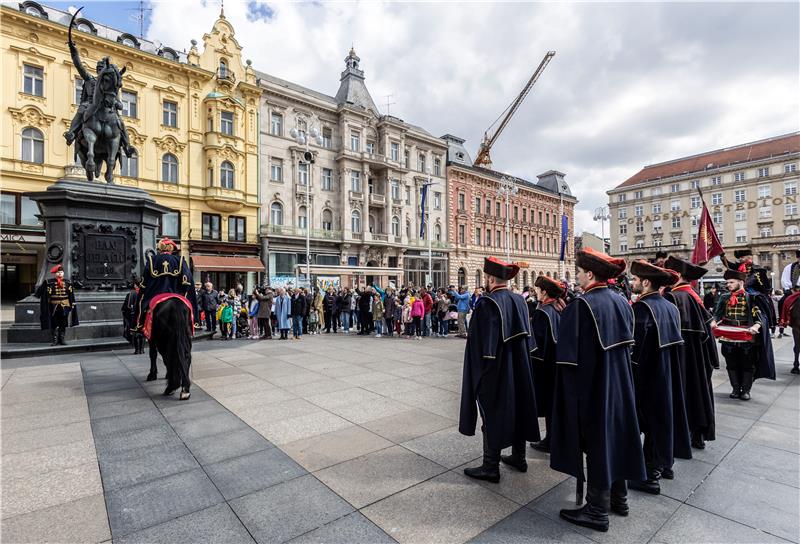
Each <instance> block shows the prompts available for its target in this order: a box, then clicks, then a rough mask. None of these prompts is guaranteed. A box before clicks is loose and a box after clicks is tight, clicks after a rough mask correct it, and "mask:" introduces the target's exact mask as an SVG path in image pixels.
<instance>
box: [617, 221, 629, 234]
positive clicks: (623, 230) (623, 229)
mask: <svg viewBox="0 0 800 544" xmlns="http://www.w3.org/2000/svg"><path fill="white" fill-rule="evenodd" d="M619 233H620V234H628V225H627V224H626V223H620V225H619Z"/></svg>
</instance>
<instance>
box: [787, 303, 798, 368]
mask: <svg viewBox="0 0 800 544" xmlns="http://www.w3.org/2000/svg"><path fill="white" fill-rule="evenodd" d="M789 326H790V327H791V328H792V339H793V340H794V364H793V365H792V374H800V299H797V300H796V301H795V303H794V304H792V307H791V309H790V310H789Z"/></svg>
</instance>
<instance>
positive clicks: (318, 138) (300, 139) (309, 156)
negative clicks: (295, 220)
mask: <svg viewBox="0 0 800 544" xmlns="http://www.w3.org/2000/svg"><path fill="white" fill-rule="evenodd" d="M301 117H302V116H300V115H298V116H297V117H296V119H295V128H293V129H292V130H290V131H289V135H290V136H291V137H292V138H294V141H295V142H297V145H302V146H305V148H306V150H305V152H303V159H302V160H301V161H298V164H305V165H306V183H305V186H306V191H305V193H306V285H308V288H309V289H311V195H310V191H311V165H312V164H314V155H313V153H311V151H310V150H309V148H308V145H309V142H308V136H306V133H305V131H303V130H297V125H299V124H300V120H301ZM308 135H309V136H311V137H312V138H313V139H314V141H315V142H316V143H317V145H318V146H320V147H322V143H323V141H322V135H321V134H320V132H319V129H318V128H317V127H315V126H314V127H311V130H310V131H309V134H308Z"/></svg>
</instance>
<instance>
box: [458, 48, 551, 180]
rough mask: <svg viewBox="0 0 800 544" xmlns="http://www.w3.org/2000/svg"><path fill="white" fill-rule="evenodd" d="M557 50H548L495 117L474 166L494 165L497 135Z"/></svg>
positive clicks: (484, 134)
mask: <svg viewBox="0 0 800 544" xmlns="http://www.w3.org/2000/svg"><path fill="white" fill-rule="evenodd" d="M555 54H556V52H555V51H548V52H547V54H546V55H545V56H544V58H543V59H542V62H540V63H539V67H538V68H537V69H536V71H535V72H534V73H533V75H532V76H531V78H530V79H529V80H528V83H527V84H526V85H525V88H523V89H522V92H521V93H519V95H517V97H516V98H515V99H514V101H513V102H512V103H511V105H510V106H508V107H507V108H506V109H505V111H503V113H501V114H500V117H498V118H497V119H495V121H494V123H492V126H490V127H489V128H488V129H487V130H486V132H484V133H483V141H482V142H481V147H480V149H479V150H478V155H477V156H476V157H475V162H474V163H473V166H485V167H491V166H492V158H491V156H490V155H489V151H491V149H492V146H493V145H494V143H495V142H496V141H497V137H498V136H500V133H502V132H503V129H504V128H506V125H507V124H508V122H509V121H510V120H511V117H513V115H514V113H516V111H517V110H518V109H519V106H520V104H522V101H523V100H525V97H526V96H528V93H530V92H531V89H532V88H533V85H534V84H535V83H536V80H538V79H539V76H540V75H542V72H544V69H545V67H547V65H548V63H549V62H550V59H552V58H553V57H554V56H555ZM498 121H500V125H499V126H497V128H496V129H495V130H494V132H492V127H494V126H495V125H497V122H498Z"/></svg>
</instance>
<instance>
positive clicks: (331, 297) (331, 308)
mask: <svg viewBox="0 0 800 544" xmlns="http://www.w3.org/2000/svg"><path fill="white" fill-rule="evenodd" d="M341 301H342V297H340V296H339V295H337V294H336V293H335V292H334V290H333V287H328V292H327V293H326V294H325V298H323V300H322V309H323V312H324V316H325V318H324V320H325V334H330V333H331V327H333V332H334V333H336V332H337V330H336V329H337V325H338V322H339V305H340V304H341Z"/></svg>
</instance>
